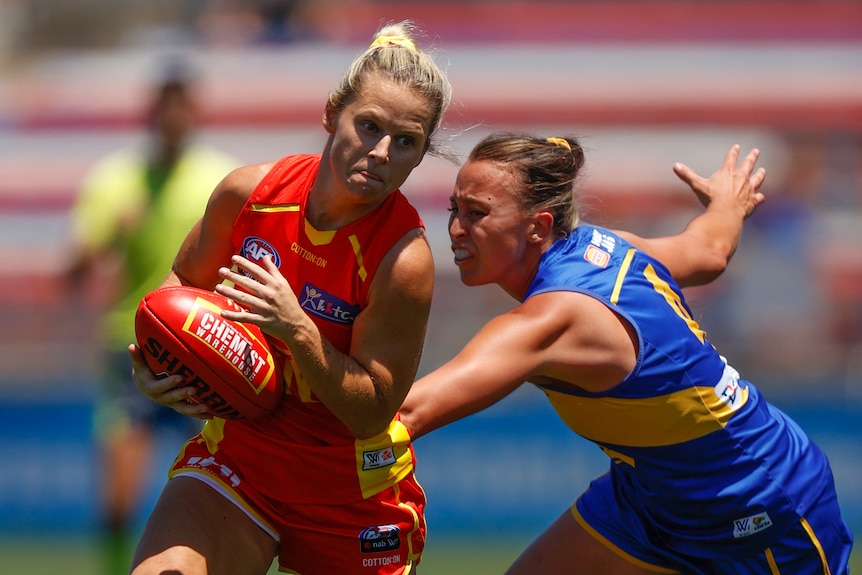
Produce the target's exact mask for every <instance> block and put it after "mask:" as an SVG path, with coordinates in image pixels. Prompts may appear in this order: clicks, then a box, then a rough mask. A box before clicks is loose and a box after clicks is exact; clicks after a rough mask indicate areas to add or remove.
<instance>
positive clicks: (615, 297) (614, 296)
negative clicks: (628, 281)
mask: <svg viewBox="0 0 862 575" xmlns="http://www.w3.org/2000/svg"><path fill="white" fill-rule="evenodd" d="M634 256H635V249H634V248H631V249H630V250H629V251H627V252H626V256H625V258H623V263H622V265H620V271H619V273H618V274H617V281H615V282H614V291H613V292H611V303H612V304H614V305H616V304H617V302H619V301H620V290H621V289H623V280H624V279H625V277H626V274H627V273H629V266H630V265H631V263H632V258H633V257H634Z"/></svg>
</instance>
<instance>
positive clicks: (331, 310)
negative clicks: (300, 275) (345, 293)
mask: <svg viewBox="0 0 862 575" xmlns="http://www.w3.org/2000/svg"><path fill="white" fill-rule="evenodd" d="M299 304H300V305H301V306H302V309H304V310H305V311H307V312H308V313H309V314H311V315H315V316H317V317H319V318H322V319H325V320H327V321H332V322H335V323H340V324H342V325H353V320H355V319H356V315H357V314H358V313H359V306H358V305H351V304H349V303H347V302H346V301H344V300H343V299H341V298H337V297H335V296H334V295H332V294H330V293H327V292H325V291H323V290H322V289H320V288H319V287H315V286H313V285H311V284H310V283H308V282H306V283H305V285H304V286H302V297H301V298H300V301H299Z"/></svg>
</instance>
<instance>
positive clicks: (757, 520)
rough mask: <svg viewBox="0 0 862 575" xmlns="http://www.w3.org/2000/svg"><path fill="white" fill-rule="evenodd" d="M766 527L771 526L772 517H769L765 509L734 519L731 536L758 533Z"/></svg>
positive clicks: (735, 537)
mask: <svg viewBox="0 0 862 575" xmlns="http://www.w3.org/2000/svg"><path fill="white" fill-rule="evenodd" d="M767 527H772V519H770V518H769V515H768V514H767V513H766V511H764V512H763V513H758V514H757V515H752V516H751V517H746V518H744V519H736V520H735V521H734V522H733V538H734V539H739V538H741V537H748V536H749V535H754V534H755V533H760V532H761V531H763V530H764V529H766V528H767Z"/></svg>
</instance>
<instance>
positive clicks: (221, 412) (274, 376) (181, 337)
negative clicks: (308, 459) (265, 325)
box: [135, 286, 284, 419]
mask: <svg viewBox="0 0 862 575" xmlns="http://www.w3.org/2000/svg"><path fill="white" fill-rule="evenodd" d="M224 309H240V308H239V306H238V305H237V304H236V303H235V302H233V301H232V300H230V299H228V298H226V297H224V296H223V295H220V294H217V293H215V292H211V291H206V290H203V289H199V288H194V287H191V286H169V287H163V288H159V289H157V290H155V291H152V292H150V293H149V294H147V295H146V296H144V298H143V299H142V300H141V303H140V305H139V306H138V311H137V313H136V314H135V333H136V336H137V339H138V346H139V347H140V348H141V350H142V351H143V355H144V360H145V361H146V363H147V367H149V368H150V369H151V370H152V371H153V373H155V374H156V375H158V376H162V377H165V376H168V375H174V374H179V375H182V376H183V379H184V383H185V384H186V385H192V386H194V387H196V388H197V391H196V393H195V395H193V396H192V397H191V398H190V400H191V401H195V402H198V403H205V404H206V405H208V406H209V407H210V408H211V409H212V410H213V412H214V413H215V415H216V416H217V417H221V418H223V419H243V418H253V417H260V416H261V415H264V414H266V413H268V412H270V411H271V410H272V409H274V408H275V406H276V405H277V404H278V402H279V400H280V399H281V396H282V393H283V390H284V380H283V377H282V374H281V366H280V363H279V361H278V360H277V359H276V357H275V356H274V355H273V354H272V352H271V351H270V348H269V346H268V345H267V342H266V339H265V336H264V334H263V332H262V331H261V329H260V328H259V327H258V326H256V325H253V324H245V323H241V322H237V321H232V320H229V319H225V318H223V317H221V312H222V310H224Z"/></svg>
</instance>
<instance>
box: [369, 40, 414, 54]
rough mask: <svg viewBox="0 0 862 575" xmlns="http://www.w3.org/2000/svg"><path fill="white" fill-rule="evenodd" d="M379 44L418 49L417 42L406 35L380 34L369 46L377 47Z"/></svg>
mask: <svg viewBox="0 0 862 575" xmlns="http://www.w3.org/2000/svg"><path fill="white" fill-rule="evenodd" d="M377 46H401V47H402V48H407V49H408V50H413V51H414V52H415V51H416V43H415V42H413V40H411V39H410V38H405V37H404V36H378V37H377V38H375V39H374V42H372V43H371V46H369V47H368V48H376V47H377Z"/></svg>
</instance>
